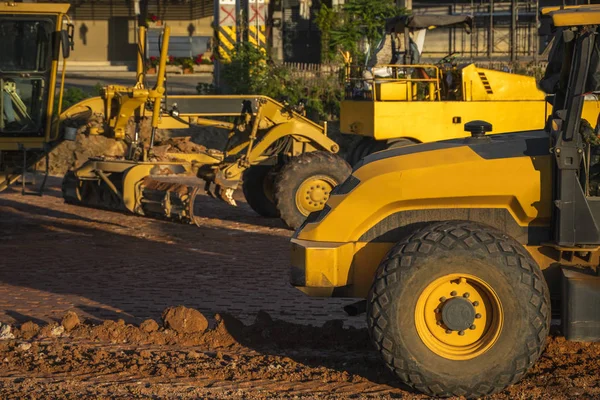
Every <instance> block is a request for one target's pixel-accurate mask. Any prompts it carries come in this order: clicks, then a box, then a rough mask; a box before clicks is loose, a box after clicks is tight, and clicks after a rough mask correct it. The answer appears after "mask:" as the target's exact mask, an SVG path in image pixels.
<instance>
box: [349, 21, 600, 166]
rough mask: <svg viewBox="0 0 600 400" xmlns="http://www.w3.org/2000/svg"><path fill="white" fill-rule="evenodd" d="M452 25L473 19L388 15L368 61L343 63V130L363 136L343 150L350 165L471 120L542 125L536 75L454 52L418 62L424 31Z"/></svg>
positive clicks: (507, 127) (594, 108) (594, 103)
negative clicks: (345, 78) (469, 60)
mask: <svg viewBox="0 0 600 400" xmlns="http://www.w3.org/2000/svg"><path fill="white" fill-rule="evenodd" d="M452 26H458V27H464V28H465V30H466V31H467V32H470V30H471V26H472V19H471V17H470V16H467V15H464V16H462V15H453V16H443V15H426V14H425V15H410V16H407V15H404V16H399V17H395V18H392V19H389V20H388V21H386V24H385V35H384V40H383V42H382V44H381V45H380V46H379V49H378V51H377V52H376V53H375V55H374V56H372V57H371V58H370V59H369V60H368V61H367V66H366V67H365V68H361V69H358V70H356V69H352V68H348V72H347V74H348V76H349V77H350V79H348V82H347V87H346V92H345V98H344V100H342V102H341V104H340V131H341V132H342V133H343V134H346V135H358V136H362V139H361V140H360V141H358V143H357V144H356V145H355V146H354V147H353V148H352V149H351V150H349V151H347V152H348V153H349V155H348V156H347V159H348V161H349V162H350V163H351V164H355V163H357V162H358V161H360V159H361V158H363V157H365V156H366V155H368V154H371V153H373V152H375V151H379V150H383V149H385V148H390V147H401V146H406V145H410V144H414V143H427V142H435V141H438V140H446V139H454V138H459V137H465V136H466V133H465V132H464V130H463V125H464V123H465V122H467V121H472V120H473V119H484V120H486V121H488V122H490V123H491V124H492V126H493V131H492V132H490V134H495V133H502V132H515V131H519V130H530V129H543V128H544V125H545V124H546V121H547V119H548V115H549V114H550V112H551V109H552V105H551V104H550V103H548V102H547V101H546V94H545V93H544V92H543V91H541V90H540V89H538V87H537V83H536V79H535V78H534V77H531V76H524V75H519V74H514V73H508V72H503V71H497V70H492V69H487V68H481V67H478V66H477V65H476V64H475V63H463V64H459V63H457V61H456V58H455V55H454V54H451V55H448V56H446V57H443V58H442V59H441V60H440V61H439V62H437V63H435V64H425V63H421V62H420V56H421V52H422V49H423V45H424V41H425V35H426V33H427V32H428V31H429V30H431V29H434V28H440V27H452ZM402 43H403V46H401V44H402ZM400 47H403V51H400V50H399V48H400ZM599 107H600V102H599V101H598V100H597V99H595V98H589V99H588V101H586V104H585V107H584V111H583V118H584V119H586V120H588V121H590V122H594V121H592V118H593V117H594V116H595V114H596V113H597V112H598V108H599ZM523 115H527V118H523Z"/></svg>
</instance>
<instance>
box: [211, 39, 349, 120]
mask: <svg viewBox="0 0 600 400" xmlns="http://www.w3.org/2000/svg"><path fill="white" fill-rule="evenodd" d="M222 76H223V80H224V83H225V85H226V86H227V91H228V92H230V93H232V94H256V95H264V96H269V97H271V98H273V99H275V100H277V101H280V102H284V101H285V102H287V103H289V104H290V105H292V106H297V105H299V104H300V103H302V104H303V105H304V108H305V110H306V114H307V116H308V117H309V118H311V119H314V120H318V119H323V118H325V119H331V118H336V117H337V116H338V115H339V107H340V106H339V103H340V101H341V99H342V97H343V94H344V85H343V83H342V79H343V78H342V76H338V75H335V74H326V75H323V74H318V73H315V75H314V76H311V77H306V76H301V75H299V74H298V73H296V71H294V70H293V69H292V68H289V67H286V66H284V65H281V64H276V63H273V62H272V61H271V60H270V59H269V58H268V57H267V55H266V52H265V51H264V50H263V49H259V48H257V47H255V46H253V45H252V44H249V43H240V44H238V46H237V47H236V48H235V49H234V51H233V52H232V56H231V62H230V63H228V64H224V65H223V73H222Z"/></svg>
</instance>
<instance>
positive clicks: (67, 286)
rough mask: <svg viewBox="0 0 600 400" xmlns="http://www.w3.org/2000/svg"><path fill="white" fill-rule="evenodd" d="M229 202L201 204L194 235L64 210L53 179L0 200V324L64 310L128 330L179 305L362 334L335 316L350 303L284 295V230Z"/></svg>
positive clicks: (153, 223)
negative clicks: (42, 187) (36, 190)
mask: <svg viewBox="0 0 600 400" xmlns="http://www.w3.org/2000/svg"><path fill="white" fill-rule="evenodd" d="M238 198H239V196H238ZM239 203H240V205H239V207H237V208H233V207H230V206H228V205H226V204H224V203H221V202H220V201H217V200H214V199H212V198H209V197H207V196H201V197H200V198H199V199H198V202H197V204H196V208H197V213H198V214H200V215H201V216H202V218H201V220H202V224H201V226H200V227H196V226H188V225H181V224H176V223H173V222H168V221H160V220H152V219H147V218H142V217H137V216H133V215H128V214H123V213H117V212H110V211H103V210H96V209H90V208H82V207H76V206H70V205H67V204H64V202H63V200H62V198H61V193H60V179H58V178H53V179H51V180H50V185H49V188H48V191H47V194H46V195H45V196H44V197H42V198H39V197H34V196H25V197H23V196H21V194H20V193H19V192H18V191H17V190H8V191H6V192H4V193H0V321H4V322H9V323H13V322H24V321H26V320H34V321H35V320H43V321H51V320H58V319H60V318H61V317H62V315H63V314H64V312H65V311H67V310H70V309H74V310H76V311H77V312H78V313H80V314H82V315H84V316H85V317H87V318H89V319H92V320H96V321H98V320H103V319H117V318H123V319H125V320H126V321H127V322H132V323H135V322H140V321H142V320H143V319H145V318H155V319H158V318H159V317H160V314H161V312H162V310H163V309H164V308H166V307H168V306H173V305H178V304H183V305H186V306H188V307H194V308H197V309H198V310H200V311H202V312H204V313H206V314H207V316H212V315H214V314H215V313H218V312H230V313H231V314H233V315H235V316H237V317H238V318H240V319H241V320H242V321H244V322H245V323H250V322H252V321H253V319H254V316H255V315H256V313H257V312H258V311H259V310H261V309H262V310H265V311H267V312H268V313H269V314H271V315H272V317H273V318H277V319H283V320H286V321H290V322H296V323H303V324H313V325H322V324H323V323H324V322H325V321H327V320H330V319H344V320H345V323H346V325H352V326H355V327H363V326H364V316H358V317H346V315H345V314H344V313H343V310H342V306H343V305H345V304H348V303H350V302H351V301H352V300H349V299H324V298H309V297H307V296H305V295H303V294H302V293H300V292H299V291H297V290H296V289H294V288H292V287H291V286H290V285H289V284H288V260H289V236H290V235H291V231H289V230H286V229H283V228H282V227H283V225H282V224H281V223H280V222H279V220H268V219H264V218H262V217H259V216H257V215H256V214H254V212H253V211H252V210H251V209H250V208H249V207H248V206H247V205H246V204H245V203H243V202H239Z"/></svg>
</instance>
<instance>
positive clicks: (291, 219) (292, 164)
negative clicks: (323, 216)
mask: <svg viewBox="0 0 600 400" xmlns="http://www.w3.org/2000/svg"><path fill="white" fill-rule="evenodd" d="M351 172H352V169H351V168H350V165H348V163H347V162H346V161H344V159H342V158H341V157H340V156H338V155H336V154H332V153H328V152H324V151H313V152H308V153H303V154H301V155H300V156H298V157H294V158H292V159H291V160H290V161H289V162H288V163H287V164H285V165H284V166H283V168H282V169H281V171H280V172H279V174H278V175H277V177H276V178H275V204H276V205H277V209H278V210H279V214H280V217H281V219H282V220H283V222H285V224H286V225H287V226H288V227H290V228H291V229H297V228H298V227H300V225H302V223H303V222H304V220H305V219H306V217H308V213H307V212H306V210H304V212H303V210H302V209H301V208H300V207H299V206H298V204H297V196H299V193H298V191H299V189H300V188H301V186H302V185H304V184H306V182H310V179H313V178H314V179H317V178H319V177H321V178H323V179H325V180H327V181H328V182H329V183H328V186H330V189H332V188H333V187H335V186H337V185H339V184H340V183H342V182H343V181H345V180H346V178H348V176H349V175H350V173H351ZM328 190H329V189H328ZM325 193H326V198H328V196H329V192H325ZM326 198H325V199H324V202H325V201H326ZM324 202H323V205H321V204H320V205H319V209H322V208H323V207H324Z"/></svg>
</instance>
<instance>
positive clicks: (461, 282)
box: [415, 274, 504, 360]
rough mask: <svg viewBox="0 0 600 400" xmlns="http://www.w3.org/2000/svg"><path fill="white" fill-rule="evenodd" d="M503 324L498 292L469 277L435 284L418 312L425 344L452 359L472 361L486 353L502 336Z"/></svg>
mask: <svg viewBox="0 0 600 400" xmlns="http://www.w3.org/2000/svg"><path fill="white" fill-rule="evenodd" d="M503 322H504V314H503V311H502V304H501V302H500V299H499V298H498V295H497V294H496V292H495V291H494V290H493V289H492V287H491V286H490V285H488V284H487V283H486V282H485V281H483V280H482V279H480V278H478V277H476V276H473V275H468V274H451V275H446V276H444V277H441V278H438V279H436V280H435V281H433V282H431V283H430V284H429V285H427V287H426V288H425V290H423V292H422V293H421V295H420V296H419V299H418V300H417V306H416V310H415V325H416V328H417V333H418V334H419V337H420V338H421V340H422V341H423V343H424V344H425V345H426V346H427V347H428V348H429V349H430V350H431V351H433V352H434V353H435V354H437V355H439V356H441V357H444V358H446V359H449V360H469V359H471V358H475V357H477V356H479V355H481V354H483V353H485V352H486V351H487V350H489V349H490V348H491V347H492V346H493V345H494V344H495V343H496V341H497V340H498V338H499V337H500V333H501V331H502V325H503Z"/></svg>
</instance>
